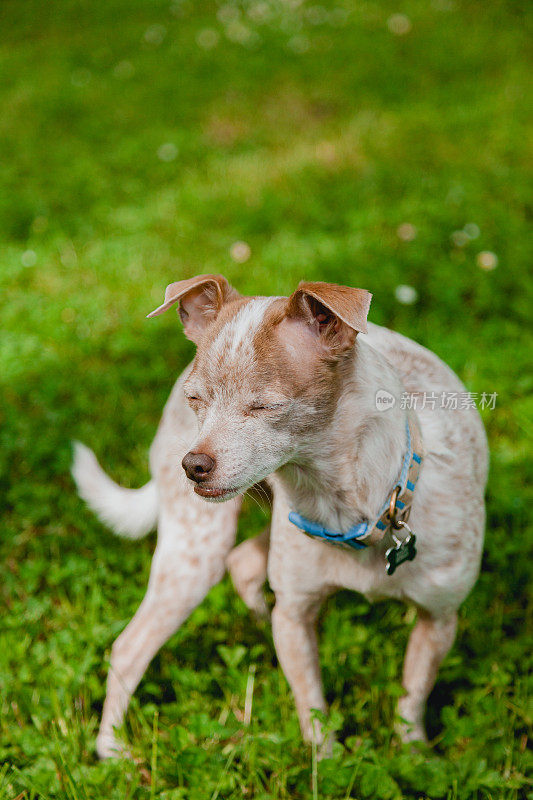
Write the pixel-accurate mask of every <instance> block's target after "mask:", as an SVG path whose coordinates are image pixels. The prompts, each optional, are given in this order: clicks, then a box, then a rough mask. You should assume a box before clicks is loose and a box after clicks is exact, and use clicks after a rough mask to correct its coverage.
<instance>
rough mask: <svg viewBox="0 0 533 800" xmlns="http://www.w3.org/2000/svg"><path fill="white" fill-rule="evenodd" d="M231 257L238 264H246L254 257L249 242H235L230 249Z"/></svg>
mask: <svg viewBox="0 0 533 800" xmlns="http://www.w3.org/2000/svg"><path fill="white" fill-rule="evenodd" d="M229 252H230V255H231V257H232V259H233V260H234V261H236V262H237V264H244V262H245V261H248V259H249V258H250V256H251V255H252V250H251V248H250V245H249V244H247V242H234V243H233V244H232V245H231V247H230V251H229Z"/></svg>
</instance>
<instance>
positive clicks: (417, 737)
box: [396, 721, 428, 745]
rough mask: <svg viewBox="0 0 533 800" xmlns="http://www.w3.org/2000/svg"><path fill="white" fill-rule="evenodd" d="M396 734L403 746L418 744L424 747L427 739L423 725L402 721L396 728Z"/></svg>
mask: <svg viewBox="0 0 533 800" xmlns="http://www.w3.org/2000/svg"><path fill="white" fill-rule="evenodd" d="M396 732H397V734H398V736H399V737H400V739H401V740H402V742H403V743H404V744H415V743H417V742H418V743H420V744H423V745H426V744H427V743H428V737H427V734H426V731H425V729H424V726H423V725H416V724H413V723H409V722H405V721H402V722H401V723H400V724H399V725H397V726H396Z"/></svg>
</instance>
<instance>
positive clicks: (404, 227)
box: [396, 222, 418, 242]
mask: <svg viewBox="0 0 533 800" xmlns="http://www.w3.org/2000/svg"><path fill="white" fill-rule="evenodd" d="M417 233H418V231H417V230H416V228H415V226H414V225H411V223H410V222H403V223H402V224H401V225H398V228H397V229H396V235H397V236H398V239H401V240H402V242H412V241H413V239H416V234H417Z"/></svg>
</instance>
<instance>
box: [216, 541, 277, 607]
mask: <svg viewBox="0 0 533 800" xmlns="http://www.w3.org/2000/svg"><path fill="white" fill-rule="evenodd" d="M269 544H270V526H269V527H268V528H265V530H264V531H262V532H261V533H260V534H259V535H258V536H254V537H253V538H252V539H246V540H245V541H244V542H241V544H239V545H238V546H237V547H235V548H233V550H232V551H231V552H230V554H229V555H228V557H227V559H226V565H227V567H228V570H229V573H230V575H231V580H232V581H233V585H234V586H235V589H236V590H237V592H238V594H239V596H240V597H241V599H242V600H243V601H244V602H245V603H246V605H247V606H248V608H249V609H250V610H251V611H253V613H254V614H255V615H256V616H257V617H259V618H260V619H265V618H268V616H269V612H268V606H267V604H266V599H265V593H264V590H263V586H264V583H265V581H266V578H267V563H268V548H269Z"/></svg>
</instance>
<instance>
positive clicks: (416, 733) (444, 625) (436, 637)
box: [398, 610, 457, 742]
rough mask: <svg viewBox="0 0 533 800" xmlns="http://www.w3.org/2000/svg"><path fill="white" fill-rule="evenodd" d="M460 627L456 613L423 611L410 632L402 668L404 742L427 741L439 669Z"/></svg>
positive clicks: (400, 711) (401, 733) (400, 707)
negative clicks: (426, 723) (428, 704)
mask: <svg viewBox="0 0 533 800" xmlns="http://www.w3.org/2000/svg"><path fill="white" fill-rule="evenodd" d="M456 628H457V614H456V613H455V612H453V613H451V614H449V615H447V616H445V617H435V616H431V615H430V614H428V613H427V612H426V611H422V610H420V611H419V613H418V620H417V622H416V625H415V627H414V628H413V630H412V632H411V636H410V638H409V643H408V645H407V651H406V654H405V662H404V667H403V686H404V689H405V690H406V694H405V696H404V697H402V698H401V699H400V702H399V704H398V710H399V713H400V717H401V719H402V722H401V724H400V728H399V733H400V736H401V737H402V739H403V741H404V742H412V741H426V731H425V728H424V711H425V708H426V701H427V699H428V696H429V693H430V692H431V690H432V688H433V686H434V684H435V679H436V677H437V672H438V669H439V666H440V664H441V662H442V660H443V658H444V657H445V655H446V654H447V652H448V651H449V649H450V647H451V646H452V644H453V642H454V639H455V631H456Z"/></svg>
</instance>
